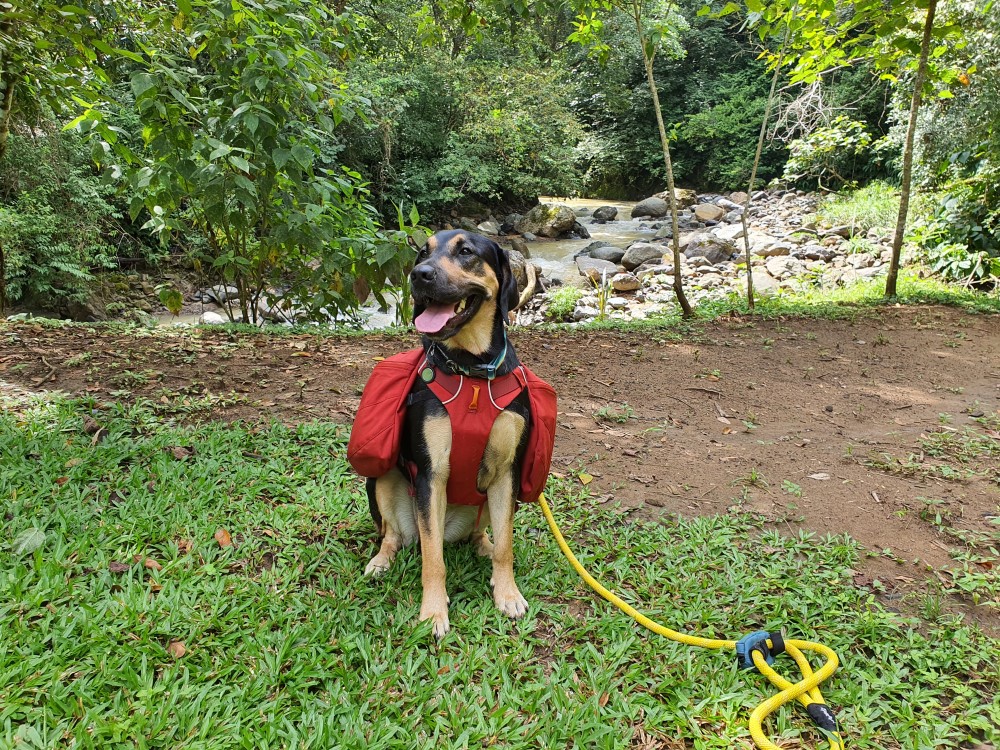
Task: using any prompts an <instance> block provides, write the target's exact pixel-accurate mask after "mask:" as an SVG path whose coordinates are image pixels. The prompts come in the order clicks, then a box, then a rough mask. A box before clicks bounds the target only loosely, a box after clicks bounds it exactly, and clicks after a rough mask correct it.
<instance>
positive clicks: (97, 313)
mask: <svg viewBox="0 0 1000 750" xmlns="http://www.w3.org/2000/svg"><path fill="white" fill-rule="evenodd" d="M66 311H67V312H68V313H69V317H70V320H75V321H76V322H77V323H98V322H100V321H103V320H107V319H108V311H107V308H105V306H104V303H103V302H102V301H101V300H100V299H98V298H97V297H95V296H91V297H89V298H87V299H83V300H77V299H71V300H70V301H69V302H67V303H66Z"/></svg>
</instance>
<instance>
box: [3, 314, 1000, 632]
mask: <svg viewBox="0 0 1000 750" xmlns="http://www.w3.org/2000/svg"><path fill="white" fill-rule="evenodd" d="M679 337H681V338H679ZM512 340H513V341H514V343H515V345H516V347H517V350H518V353H519V354H520V356H521V358H522V360H523V361H524V362H526V363H527V364H529V365H530V366H531V367H532V368H533V369H534V370H535V371H536V372H537V373H538V374H539V375H540V376H542V377H543V378H545V379H547V380H549V381H550V382H552V383H553V385H555V387H556V389H557V391H558V392H559V396H560V417H559V425H560V429H559V432H558V437H557V442H556V456H555V461H554V466H553V470H554V471H556V472H558V473H560V474H563V475H565V476H578V475H579V474H580V473H585V474H586V475H590V476H591V477H593V480H592V481H591V482H590V484H589V488H590V490H591V491H592V492H593V493H594V494H596V495H597V496H599V497H601V498H603V499H605V500H606V504H607V507H608V509H609V511H612V510H614V511H615V512H619V513H627V514H631V515H634V516H637V517H644V518H654V517H657V516H659V515H661V514H674V513H676V514H681V515H685V516H693V515H709V514H716V513H726V512H730V510H731V509H734V508H740V509H742V510H744V511H748V512H751V513H754V514H756V515H758V516H759V517H760V519H761V520H762V522H763V523H764V524H765V525H768V526H776V527H779V528H781V529H782V530H785V531H792V532H795V531H797V530H798V529H805V530H808V531H813V532H816V533H819V534H840V533H847V534H849V535H851V536H852V537H854V538H855V539H857V540H858V541H859V542H860V543H861V544H862V545H863V546H864V547H865V548H866V549H867V550H868V554H867V555H866V556H864V557H863V560H862V563H861V564H860V565H859V569H858V571H857V575H856V577H855V581H856V583H857V584H858V585H859V586H863V587H872V588H873V589H874V590H875V591H876V592H877V593H878V594H879V595H880V596H881V597H882V598H883V599H884V600H885V601H886V602H887V603H888V604H889V605H890V606H894V607H899V608H902V609H905V610H908V611H914V612H919V611H921V607H926V606H927V604H926V603H927V602H928V601H931V602H939V603H940V604H941V605H942V606H943V609H944V610H945V611H953V612H961V613H962V614H964V615H965V616H966V617H968V618H970V619H972V620H974V621H976V622H978V623H979V624H980V625H982V626H983V627H985V628H986V629H987V630H989V631H991V632H994V633H998V632H1000V600H998V599H997V596H996V590H997V580H996V576H997V572H996V570H994V569H993V562H992V560H993V559H995V552H994V553H992V556H991V555H990V553H989V552H988V550H989V547H990V546H991V545H992V546H993V547H994V548H995V547H996V545H997V539H998V538H1000V528H998V526H997V522H998V520H1000V432H998V431H997V430H998V429H1000V414H998V409H1000V327H998V326H997V319H996V318H995V317H990V316H984V315H970V314H966V313H964V312H962V311H959V310H955V309H949V308H943V307H899V308H887V309H883V310H879V311H877V312H868V313H864V314H860V313H859V315H858V317H857V318H855V319H854V320H850V321H830V320H804V319H790V320H750V319H747V318H731V319H728V320H722V321H718V322H715V323H707V324H698V325H697V326H695V327H693V328H692V329H691V330H689V331H687V332H684V333H683V334H679V333H678V332H677V331H660V332H643V333H617V332H601V333H585V332H555V333H553V332H544V331H537V330H518V331H515V332H514V334H513V335H512ZM415 344H416V339H415V338H402V339H401V338H399V337H390V336H383V335H370V336H365V337H329V336H326V337H323V336H309V335H294V336H291V335H290V336H272V335H257V334H247V335H231V334H228V333H225V332H221V331H208V330H195V329H187V330H184V329H175V330H173V331H169V330H164V329H157V332H156V333H154V334H152V335H148V334H147V335H136V334H134V333H125V332H122V331H116V330H112V329H107V328H84V327H79V326H75V327H64V328H48V327H43V326H41V325H37V324H31V323H22V324H7V325H0V381H6V382H7V384H8V387H11V386H18V387H21V388H26V389H31V390H46V389H47V390H60V391H64V392H68V393H71V394H81V395H87V394H89V395H92V396H94V397H95V398H97V399H98V400H102V401H107V400H114V399H122V400H130V399H135V398H140V397H143V398H149V399H151V400H152V401H153V402H154V403H156V404H160V405H162V407H163V408H164V410H165V411H173V412H174V413H178V414H181V415H185V418H188V419H206V418H214V419H225V420H237V419H240V420H250V421H256V420H262V419H263V420H267V419H278V420H281V421H284V422H297V421H302V420H308V419H326V420H334V421H339V422H345V423H349V422H350V421H351V420H352V419H353V416H354V410H355V409H356V407H357V404H358V400H359V395H360V392H361V388H362V386H363V385H364V383H365V380H366V379H367V377H368V374H369V372H370V371H371V369H372V367H373V366H374V363H375V361H376V360H377V358H379V357H384V356H388V355H391V354H393V353H395V352H397V351H400V350H402V349H403V348H406V347H409V346H413V345H415ZM586 480H587V477H586V476H584V477H582V481H586ZM984 550H986V552H985V553H984ZM971 552H975V553H976V554H973V555H972V557H971V562H970V561H968V560H966V562H965V564H964V568H965V577H964V579H963V580H965V581H966V582H968V580H972V579H976V580H980V581H981V582H985V583H984V584H982V585H981V586H980V587H979V588H978V589H976V590H981V591H985V592H986V593H985V596H981V597H980V601H981V602H983V601H985V602H987V604H983V603H980V604H979V605H978V606H977V605H975V604H974V603H973V600H972V598H971V597H970V595H969V594H968V593H962V591H961V589H962V588H963V587H962V586H961V585H959V584H958V580H959V579H958V577H957V576H956V575H955V574H954V573H953V571H955V570H957V569H958V568H960V567H962V564H961V558H962V556H963V555H967V554H969V553H971ZM998 565H1000V563H998ZM970 575H971V576H972V578H971V579H970ZM977 577H978V578H977ZM967 585H968V584H967ZM983 587H985V588H983ZM991 590H992V593H990V592H991ZM928 597H931V598H930V599H929V598H928ZM921 603H923V604H921ZM924 611H926V610H924Z"/></svg>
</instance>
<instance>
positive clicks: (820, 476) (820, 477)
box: [809, 471, 830, 482]
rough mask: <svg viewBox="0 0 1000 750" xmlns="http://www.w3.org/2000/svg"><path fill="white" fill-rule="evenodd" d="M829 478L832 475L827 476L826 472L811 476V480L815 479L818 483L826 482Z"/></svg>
mask: <svg viewBox="0 0 1000 750" xmlns="http://www.w3.org/2000/svg"><path fill="white" fill-rule="evenodd" d="M829 478H830V475H829V474H827V473H826V472H825V471H819V472H816V473H815V474H810V475H809V479H815V480H816V481H818V482H824V481H826V480H827V479H829Z"/></svg>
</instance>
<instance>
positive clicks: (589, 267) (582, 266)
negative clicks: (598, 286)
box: [576, 255, 621, 281]
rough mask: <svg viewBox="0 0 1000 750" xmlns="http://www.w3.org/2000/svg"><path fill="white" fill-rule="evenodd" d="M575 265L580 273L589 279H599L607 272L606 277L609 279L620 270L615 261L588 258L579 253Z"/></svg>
mask: <svg viewBox="0 0 1000 750" xmlns="http://www.w3.org/2000/svg"><path fill="white" fill-rule="evenodd" d="M576 267H577V268H578V269H579V270H580V273H581V274H583V275H584V276H586V277H587V278H588V279H590V280H591V281H600V280H601V276H602V275H603V274H607V277H608V278H609V279H610V278H611V277H612V276H614V275H615V274H616V273H618V271H619V270H621V269H620V268H619V266H618V265H617V264H615V263H612V262H610V261H607V260H597V259H596V258H588V257H587V256H586V255H581V256H579V257H578V258H577V259H576Z"/></svg>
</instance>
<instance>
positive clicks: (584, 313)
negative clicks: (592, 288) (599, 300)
mask: <svg viewBox="0 0 1000 750" xmlns="http://www.w3.org/2000/svg"><path fill="white" fill-rule="evenodd" d="M600 314H601V311H600V310H598V309H597V308H596V307H591V306H590V305H581V304H580V303H577V305H576V307H575V308H574V309H573V320H588V319H590V318H596V317H597V316H598V315H600Z"/></svg>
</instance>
